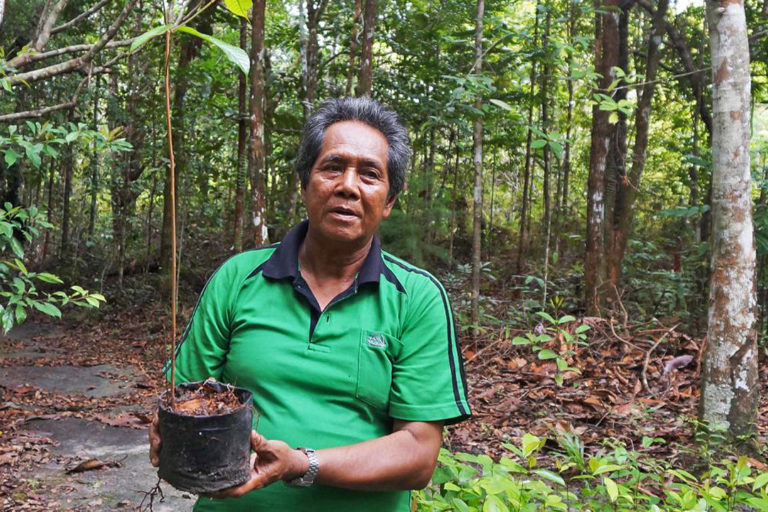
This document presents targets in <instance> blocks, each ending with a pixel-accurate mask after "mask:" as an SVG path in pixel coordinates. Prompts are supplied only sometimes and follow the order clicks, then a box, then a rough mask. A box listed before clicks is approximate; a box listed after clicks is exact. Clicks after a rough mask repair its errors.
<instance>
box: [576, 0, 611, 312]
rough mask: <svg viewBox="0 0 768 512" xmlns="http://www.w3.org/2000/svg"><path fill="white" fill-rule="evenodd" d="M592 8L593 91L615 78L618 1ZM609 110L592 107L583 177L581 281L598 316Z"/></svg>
mask: <svg viewBox="0 0 768 512" xmlns="http://www.w3.org/2000/svg"><path fill="white" fill-rule="evenodd" d="M598 7H600V8H599V9H597V10H596V11H595V16H596V23H595V31H596V34H595V70H596V71H597V72H598V73H600V79H599V80H598V84H597V90H596V91H595V92H596V93H598V92H601V93H606V92H608V88H609V86H610V84H611V82H613V79H614V78H615V71H614V68H615V66H617V64H618V59H619V52H618V49H619V14H618V13H617V12H616V11H617V8H618V7H619V0H601V1H600V2H599V4H598ZM611 131H612V129H611V125H610V122H609V112H607V111H605V110H601V109H600V108H599V106H598V105H597V104H595V105H594V106H593V107H592V134H591V142H590V152H589V177H588V179H587V238H586V245H587V249H586V254H585V258H584V284H585V291H586V294H585V302H586V309H587V314H589V315H600V312H601V304H600V293H599V289H600V288H601V287H603V286H605V280H606V275H605V260H604V256H605V244H604V240H603V229H604V222H605V169H606V164H607V160H608V150H609V147H610V142H611Z"/></svg>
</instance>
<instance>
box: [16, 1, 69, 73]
mask: <svg viewBox="0 0 768 512" xmlns="http://www.w3.org/2000/svg"><path fill="white" fill-rule="evenodd" d="M68 3H69V0H59V2H58V3H57V4H56V5H54V6H53V7H52V8H51V9H50V11H48V6H49V5H50V4H46V8H45V9H44V10H43V16H42V17H41V18H40V23H38V25H37V32H36V33H35V37H34V39H33V40H32V42H31V43H29V47H30V48H31V49H32V50H33V51H34V52H39V51H40V50H42V49H43V48H44V47H45V45H46V44H47V43H48V39H50V37H51V30H52V28H53V24H54V23H56V19H57V18H58V17H59V14H61V11H62V10H63V9H64V7H66V6H67V4H68ZM30 55H32V53H24V54H22V55H18V56H16V57H14V58H12V59H11V60H9V61H8V63H7V64H8V66H10V67H12V68H20V67H22V66H25V65H26V64H27V62H28V60H29V57H30Z"/></svg>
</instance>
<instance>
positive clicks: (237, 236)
mask: <svg viewBox="0 0 768 512" xmlns="http://www.w3.org/2000/svg"><path fill="white" fill-rule="evenodd" d="M240 48H242V49H243V51H246V52H247V50H248V22H247V21H246V20H245V19H244V18H243V19H241V20H240ZM246 78H247V75H246V74H245V73H242V72H241V73H240V74H239V76H238V89H237V105H238V108H237V112H238V116H237V170H236V171H235V214H234V225H235V226H234V228H235V229H234V244H233V245H234V247H235V252H242V251H243V195H244V194H245V173H246V171H247V168H248V153H246V151H245V143H246V139H247V138H248V111H247V110H246V103H245V97H246V92H247V88H248V85H247V83H246Z"/></svg>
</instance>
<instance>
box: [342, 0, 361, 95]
mask: <svg viewBox="0 0 768 512" xmlns="http://www.w3.org/2000/svg"><path fill="white" fill-rule="evenodd" d="M362 12H363V2H362V0H355V6H354V10H353V15H352V36H351V37H350V39H349V64H348V67H347V85H346V87H345V88H344V92H345V94H346V95H347V96H351V95H352V82H353V81H354V78H355V73H354V70H355V58H356V57H357V47H358V46H359V45H360V42H359V41H358V39H359V38H360V30H359V26H360V16H361V15H362Z"/></svg>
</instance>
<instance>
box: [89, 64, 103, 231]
mask: <svg viewBox="0 0 768 512" xmlns="http://www.w3.org/2000/svg"><path fill="white" fill-rule="evenodd" d="M94 89H95V91H94V95H95V97H94V99H93V129H94V130H98V129H99V91H100V90H101V75H96V87H95V88H94ZM91 158H92V161H91V187H90V188H91V190H90V193H91V206H90V210H89V215H88V238H89V239H91V240H93V232H94V229H95V227H96V212H97V208H96V200H97V199H98V195H99V152H98V150H97V149H96V141H95V140H94V141H93V154H92V157H91Z"/></svg>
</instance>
